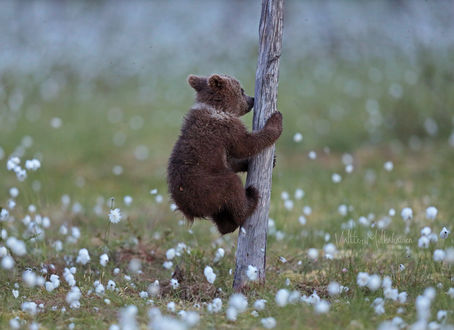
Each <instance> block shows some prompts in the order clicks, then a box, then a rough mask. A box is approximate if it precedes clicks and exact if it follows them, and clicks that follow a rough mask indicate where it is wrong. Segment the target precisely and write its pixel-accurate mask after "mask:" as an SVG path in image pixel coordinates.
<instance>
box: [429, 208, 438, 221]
mask: <svg viewBox="0 0 454 330" xmlns="http://www.w3.org/2000/svg"><path fill="white" fill-rule="evenodd" d="M437 214H438V210H437V208H436V207H435V206H429V207H428V208H427V209H426V218H427V219H429V220H435V218H436V217H437Z"/></svg>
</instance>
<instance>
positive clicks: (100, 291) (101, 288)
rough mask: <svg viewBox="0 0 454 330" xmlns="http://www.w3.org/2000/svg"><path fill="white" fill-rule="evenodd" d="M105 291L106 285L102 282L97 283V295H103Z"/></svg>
mask: <svg viewBox="0 0 454 330" xmlns="http://www.w3.org/2000/svg"><path fill="white" fill-rule="evenodd" d="M104 292H105V288H104V285H102V284H101V283H97V285H96V286H95V293H96V295H97V296H99V297H102V296H103V295H104Z"/></svg>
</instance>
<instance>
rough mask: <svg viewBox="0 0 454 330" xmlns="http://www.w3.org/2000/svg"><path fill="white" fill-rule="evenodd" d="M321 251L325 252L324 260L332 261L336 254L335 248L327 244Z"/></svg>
mask: <svg viewBox="0 0 454 330" xmlns="http://www.w3.org/2000/svg"><path fill="white" fill-rule="evenodd" d="M323 251H324V252H325V258H327V259H333V258H334V257H335V256H336V254H337V249H336V246H335V245H334V244H333V243H328V244H326V245H325V246H324V247H323Z"/></svg>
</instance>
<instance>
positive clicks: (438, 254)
mask: <svg viewBox="0 0 454 330" xmlns="http://www.w3.org/2000/svg"><path fill="white" fill-rule="evenodd" d="M433 258H434V261H437V262H441V261H443V260H445V258H446V252H445V251H444V250H440V249H436V250H435V251H434V256H433Z"/></svg>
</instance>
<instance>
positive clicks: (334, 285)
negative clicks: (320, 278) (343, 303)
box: [328, 281, 341, 296]
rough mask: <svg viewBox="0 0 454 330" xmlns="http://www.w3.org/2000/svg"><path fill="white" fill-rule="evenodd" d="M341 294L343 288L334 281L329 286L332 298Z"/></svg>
mask: <svg viewBox="0 0 454 330" xmlns="http://www.w3.org/2000/svg"><path fill="white" fill-rule="evenodd" d="M340 293H341V286H340V284H339V283H337V282H335V281H333V282H330V283H329V284H328V294H329V295H330V296H337V295H339V294H340Z"/></svg>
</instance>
